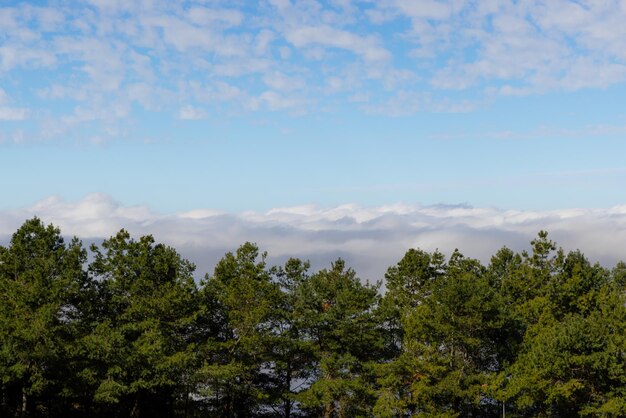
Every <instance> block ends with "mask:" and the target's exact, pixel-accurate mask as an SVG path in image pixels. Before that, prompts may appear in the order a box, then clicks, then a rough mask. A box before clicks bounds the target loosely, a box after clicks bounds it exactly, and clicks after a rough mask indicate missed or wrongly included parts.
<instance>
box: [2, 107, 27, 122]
mask: <svg viewBox="0 0 626 418" xmlns="http://www.w3.org/2000/svg"><path fill="white" fill-rule="evenodd" d="M27 117H28V109H24V108H17V107H0V120H24V119H26V118H27Z"/></svg>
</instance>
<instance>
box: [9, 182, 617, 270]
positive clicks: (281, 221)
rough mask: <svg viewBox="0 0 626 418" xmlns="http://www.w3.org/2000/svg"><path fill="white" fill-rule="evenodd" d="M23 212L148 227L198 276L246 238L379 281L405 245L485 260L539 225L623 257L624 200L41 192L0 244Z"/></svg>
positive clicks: (606, 256) (102, 230)
mask: <svg viewBox="0 0 626 418" xmlns="http://www.w3.org/2000/svg"><path fill="white" fill-rule="evenodd" d="M32 216H38V217H40V218H41V219H42V220H44V221H45V222H51V223H54V224H55V225H57V226H59V227H60V228H61V230H62V232H63V233H64V234H66V235H76V236H78V237H81V238H83V239H84V240H86V241H89V242H94V241H98V240H101V239H102V238H106V237H109V236H111V235H112V234H114V233H116V232H117V231H118V230H119V229H120V228H126V229H127V230H129V231H130V232H131V233H132V234H134V235H144V234H152V235H154V236H155V238H156V239H157V240H158V241H160V242H165V243H167V244H169V245H173V246H174V247H176V248H177V249H178V250H179V252H181V253H182V255H183V256H185V257H187V258H189V259H191V260H192V261H193V262H195V263H196V264H197V265H198V267H199V268H198V270H199V273H200V274H203V273H205V272H209V271H211V269H212V268H213V266H214V265H215V263H216V262H217V260H219V258H220V257H221V256H222V255H223V254H224V253H225V252H227V251H231V250H234V249H236V248H237V246H239V245H240V244H242V243H244V242H245V241H252V242H256V243H257V244H258V245H259V246H260V247H261V248H262V249H264V250H267V251H268V252H269V255H270V258H271V260H270V261H272V262H282V261H284V260H285V259H286V258H288V257H302V258H305V259H310V260H311V261H312V262H313V264H314V267H315V268H322V267H325V266H327V265H328V264H329V263H330V262H331V261H333V260H334V259H336V258H337V257H343V258H345V259H346V260H347V261H348V263H349V264H350V265H351V266H354V267H355V268H356V269H357V272H358V273H359V274H360V276H361V277H362V278H364V279H370V280H378V279H381V278H382V277H383V275H384V271H385V270H386V269H387V267H388V266H390V265H393V264H395V263H396V262H397V261H398V260H399V259H400V258H401V257H402V256H403V255H404V252H405V251H406V250H407V249H409V248H416V247H418V248H422V249H425V250H428V251H433V250H435V249H439V250H440V251H442V252H444V253H445V254H448V255H449V254H450V253H451V252H452V251H453V250H454V249H455V248H458V249H459V250H460V251H461V252H463V253H464V254H465V255H466V256H471V257H477V258H479V259H481V260H483V261H484V262H485V263H487V262H488V261H489V257H490V256H491V255H493V254H494V253H495V252H496V251H497V250H498V249H499V248H501V247H502V246H504V245H506V246H508V247H509V248H512V249H514V250H518V251H521V250H524V249H528V247H529V242H530V241H531V240H532V239H533V238H534V237H535V236H536V234H537V232H538V231H539V230H547V231H549V233H550V237H551V238H552V239H553V240H556V241H557V242H558V244H560V245H562V246H563V247H564V248H565V249H566V250H573V249H580V250H582V251H583V252H584V253H585V254H586V255H587V256H588V257H589V258H590V259H591V260H592V261H600V262H602V263H603V264H605V265H606V266H607V267H612V266H613V265H614V264H615V263H616V262H617V261H619V260H623V259H626V253H625V252H624V248H625V247H626V206H615V207H611V208H603V209H602V208H600V209H576V208H572V209H560V210H547V211H520V210H501V209H497V208H478V207H471V206H467V205H435V206H415V205H404V204H395V205H388V206H379V207H362V206H358V205H351V204H346V205H341V206H336V207H326V208H324V207H318V206H314V205H305V206H295V207H286V208H275V209H271V210H269V211H265V212H240V213H226V212H222V211H216V210H210V209H197V210H191V211H185V212H179V213H173V214H159V213H156V212H154V211H153V210H151V209H150V208H149V207H147V206H124V205H121V204H120V203H118V202H116V201H115V200H113V199H112V198H111V197H109V196H107V195H103V194H92V195H88V196H86V197H84V198H83V199H80V200H78V201H65V200H63V199H60V198H59V197H50V198H47V199H44V200H42V201H40V202H38V203H36V204H34V205H32V206H30V207H26V208H22V209H18V210H13V211H4V212H0V237H4V238H2V241H4V242H6V241H7V240H8V237H9V235H10V234H11V233H12V232H14V231H15V229H17V228H18V227H19V225H20V224H21V223H22V222H23V221H24V220H25V219H27V218H30V217H32Z"/></svg>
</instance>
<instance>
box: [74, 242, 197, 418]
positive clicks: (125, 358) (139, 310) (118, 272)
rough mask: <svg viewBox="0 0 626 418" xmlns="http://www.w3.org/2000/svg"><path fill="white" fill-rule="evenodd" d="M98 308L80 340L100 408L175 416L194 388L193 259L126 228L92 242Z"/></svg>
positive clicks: (194, 303) (195, 300)
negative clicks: (135, 236) (96, 243)
mask: <svg viewBox="0 0 626 418" xmlns="http://www.w3.org/2000/svg"><path fill="white" fill-rule="evenodd" d="M92 251H93V253H94V260H93V262H92V263H91V265H90V271H91V272H92V274H93V275H94V276H95V278H96V279H97V280H98V281H99V283H100V296H99V298H98V302H99V303H101V304H102V311H101V315H100V317H99V318H98V321H97V322H96V323H94V324H92V325H93V329H92V332H91V333H90V334H89V335H87V336H86V337H85V338H84V339H83V340H82V342H81V344H82V346H83V349H84V350H85V355H87V356H88V357H89V358H90V359H92V361H91V362H90V363H91V365H92V366H91V367H90V368H89V369H86V370H84V372H83V376H85V378H86V379H87V378H88V379H90V380H91V384H92V385H94V386H95V391H94V400H95V401H96V402H97V403H98V404H99V405H101V408H102V409H101V412H102V413H104V414H106V415H109V414H112V413H113V411H117V413H118V414H122V415H126V416H129V415H130V416H171V415H172V414H173V413H174V412H175V409H176V407H177V406H180V405H184V404H185V401H186V399H187V397H188V396H189V391H190V390H191V387H190V384H191V377H192V375H193V373H194V365H195V362H196V360H197V355H196V347H195V346H194V344H193V342H194V338H195V337H196V335H195V333H196V325H195V324H196V321H197V317H198V314H199V304H198V295H197V289H196V285H195V282H194V279H193V271H194V268H195V267H194V265H193V264H191V263H190V262H188V261H187V260H185V259H183V258H181V257H180V255H179V254H178V253H177V252H176V251H175V250H174V249H173V248H171V247H167V246H165V245H163V244H155V241H154V239H153V238H152V236H143V237H141V238H140V239H139V240H134V239H132V238H131V237H130V234H129V233H128V232H126V231H125V230H121V231H120V232H119V233H118V234H117V235H115V236H114V237H111V238H109V239H107V240H105V241H104V242H103V243H102V245H101V247H97V246H92Z"/></svg>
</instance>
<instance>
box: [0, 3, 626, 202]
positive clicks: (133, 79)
mask: <svg viewBox="0 0 626 418" xmlns="http://www.w3.org/2000/svg"><path fill="white" fill-rule="evenodd" d="M624 18H626V6H625V5H624V3H623V2H619V1H603V2H598V1H588V2H585V1H576V2H574V1H563V0H555V1H550V2H543V1H534V0H524V1H515V2H513V1H481V2H475V1H464V0H451V1H433V0H420V1H401V0H383V1H376V2H374V1H368V0H363V1H355V0H334V1H323V2H322V1H315V0H304V1H302V0H292V1H289V0H264V1H259V2H249V1H245V2H244V1H228V2H223V1H217V0H204V1H202V0H198V1H178V2H170V1H157V0H149V1H148V0H145V1H136V2H126V1H121V0H120V1H114V0H106V1H105V0H89V1H62V0H57V1H54V0H50V1H37V2H34V1H31V2H15V1H8V2H6V1H5V2H3V4H2V6H1V7H0V89H1V90H0V176H1V178H2V179H3V182H2V183H3V184H2V187H3V189H4V192H5V193H4V194H5V196H6V198H5V199H3V200H2V203H0V206H1V207H2V208H4V209H10V208H20V207H24V206H27V205H30V204H33V203H34V202H37V201H39V200H40V199H43V198H45V197H47V196H50V195H58V196H61V197H63V198H65V199H69V200H75V199H80V198H82V197H84V196H85V195H87V194H89V193H94V192H99V193H106V194H108V195H111V196H113V197H114V198H115V199H117V200H118V201H120V202H122V203H124V204H128V205H135V204H144V205H149V206H150V207H151V208H153V209H154V210H156V211H159V212H163V213H171V212H176V211H183V210H190V209H193V208H218V209H221V210H227V211H242V210H268V209H270V208H273V207H277V206H279V207H282V206H290V205H299V204H309V203H313V204H318V205H324V206H332V205H338V204H343V203H358V204H361V205H366V206H371V205H382V204H389V203H396V202H404V203H411V204H412V203H419V204H439V203H445V204H456V203H464V204H470V205H477V206H495V207H499V208H506V209H554V208H564V207H585V208H589V207H609V206H613V205H618V204H622V203H624V200H625V198H626V196H625V192H624V188H623V186H622V185H623V183H624V181H625V180H626V163H624V161H626V159H624V158H623V157H622V156H623V155H625V154H626V141H624V136H625V134H626V110H625V108H624V98H625V97H626V85H625V81H626V52H624V51H626V29H624V25H623V24H622V22H623V19H624Z"/></svg>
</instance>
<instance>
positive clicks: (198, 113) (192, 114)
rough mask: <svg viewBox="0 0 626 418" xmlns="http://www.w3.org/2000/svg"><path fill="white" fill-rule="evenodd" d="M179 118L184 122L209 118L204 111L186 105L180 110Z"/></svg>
mask: <svg viewBox="0 0 626 418" xmlns="http://www.w3.org/2000/svg"><path fill="white" fill-rule="evenodd" d="M178 117H179V118H180V119H183V120H200V119H206V118H207V112H206V110H204V109H200V108H197V107H193V106H191V105H186V106H183V107H181V108H180V111H179V112H178Z"/></svg>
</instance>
